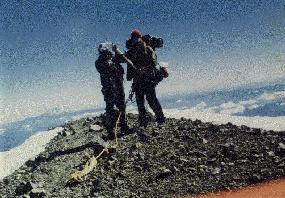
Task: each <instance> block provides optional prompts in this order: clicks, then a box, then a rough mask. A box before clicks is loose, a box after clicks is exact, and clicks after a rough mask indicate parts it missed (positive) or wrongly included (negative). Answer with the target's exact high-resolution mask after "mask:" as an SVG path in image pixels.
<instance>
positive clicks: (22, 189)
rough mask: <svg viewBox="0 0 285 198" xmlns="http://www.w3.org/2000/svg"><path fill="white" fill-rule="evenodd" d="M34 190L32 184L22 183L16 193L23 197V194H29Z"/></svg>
mask: <svg viewBox="0 0 285 198" xmlns="http://www.w3.org/2000/svg"><path fill="white" fill-rule="evenodd" d="M32 189H33V187H32V184H31V182H21V183H20V184H19V186H17V188H16V190H15V193H16V195H23V194H26V193H28V192H29V191H30V190H32Z"/></svg>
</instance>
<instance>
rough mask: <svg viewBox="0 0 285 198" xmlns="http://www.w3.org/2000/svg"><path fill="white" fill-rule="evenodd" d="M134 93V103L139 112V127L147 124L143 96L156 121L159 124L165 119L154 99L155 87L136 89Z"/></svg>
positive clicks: (157, 102)
mask: <svg viewBox="0 0 285 198" xmlns="http://www.w3.org/2000/svg"><path fill="white" fill-rule="evenodd" d="M135 93H136V102H137V106H138V112H139V122H140V124H141V125H144V126H145V125H146V124H147V120H146V109H145V105H144V101H145V100H144V97H145V96H146V100H147V102H148V104H149V106H150V108H151V109H152V110H153V112H154V113H155V116H156V120H157V121H158V122H159V121H162V120H164V119H165V117H164V114H163V111H162V108H161V105H160V103H159V101H158V99H157V97H156V93H155V86H151V87H139V88H136V89H135Z"/></svg>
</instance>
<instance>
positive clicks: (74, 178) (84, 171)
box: [65, 112, 121, 185]
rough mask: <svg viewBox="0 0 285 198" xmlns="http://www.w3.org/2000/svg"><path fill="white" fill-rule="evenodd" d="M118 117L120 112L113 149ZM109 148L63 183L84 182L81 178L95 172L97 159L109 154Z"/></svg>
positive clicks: (116, 138)
mask: <svg viewBox="0 0 285 198" xmlns="http://www.w3.org/2000/svg"><path fill="white" fill-rule="evenodd" d="M120 117H121V112H120V113H119V116H118V119H117V121H116V125H115V141H116V145H115V148H117V147H118V146H119V142H118V136H117V130H118V124H119V120H120ZM109 148H110V146H108V145H107V146H106V147H105V148H104V149H103V150H102V151H101V152H100V153H99V154H98V155H97V156H96V157H95V156H93V157H91V158H90V159H89V160H88V161H87V163H86V164H85V165H84V167H83V169H82V170H81V171H76V172H75V173H73V174H71V175H70V177H69V178H68V179H67V180H66V181H65V185H70V184H73V183H75V182H81V181H83V180H84V178H83V177H85V176H86V175H87V174H89V173H90V172H92V171H93V170H94V171H95V170H96V168H97V165H98V159H99V158H100V157H101V156H102V155H103V154H104V153H105V152H106V153H109Z"/></svg>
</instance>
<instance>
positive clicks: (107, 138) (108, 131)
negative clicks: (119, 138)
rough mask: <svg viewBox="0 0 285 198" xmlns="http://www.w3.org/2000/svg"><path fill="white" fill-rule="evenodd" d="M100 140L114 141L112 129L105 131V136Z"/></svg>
mask: <svg viewBox="0 0 285 198" xmlns="http://www.w3.org/2000/svg"><path fill="white" fill-rule="evenodd" d="M102 139H103V140H105V141H106V140H113V139H115V133H114V131H113V129H107V135H106V134H104V135H102Z"/></svg>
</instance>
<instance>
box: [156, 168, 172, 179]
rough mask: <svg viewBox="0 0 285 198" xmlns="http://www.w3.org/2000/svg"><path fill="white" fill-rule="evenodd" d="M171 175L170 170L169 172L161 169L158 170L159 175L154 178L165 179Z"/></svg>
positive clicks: (166, 169)
mask: <svg viewBox="0 0 285 198" xmlns="http://www.w3.org/2000/svg"><path fill="white" fill-rule="evenodd" d="M171 174H172V172H171V170H169V169H168V168H165V167H162V168H161V169H160V172H159V174H158V175H157V176H156V179H165V178H167V177H169V176H170V175H171Z"/></svg>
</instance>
